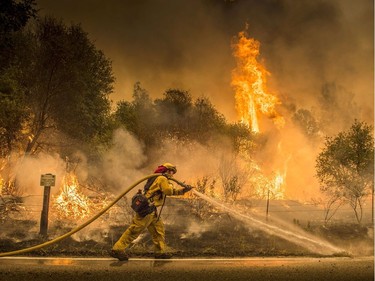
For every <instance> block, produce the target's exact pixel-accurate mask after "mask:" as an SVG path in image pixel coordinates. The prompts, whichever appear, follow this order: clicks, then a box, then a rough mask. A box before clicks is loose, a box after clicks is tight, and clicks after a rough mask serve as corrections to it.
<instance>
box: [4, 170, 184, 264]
mask: <svg viewBox="0 0 375 281" xmlns="http://www.w3.org/2000/svg"><path fill="white" fill-rule="evenodd" d="M161 175H162V174H151V175H148V176H146V177H144V178H142V179H140V180H138V181H136V182H135V183H133V184H132V185H130V186H129V187H128V188H127V189H126V190H125V191H123V192H122V193H121V194H120V195H118V196H117V197H116V199H115V200H114V201H112V202H111V203H110V204H108V205H107V206H106V207H105V208H104V209H103V210H101V211H100V212H99V213H97V214H96V215H95V216H93V217H92V218H90V219H89V220H88V221H86V222H85V223H83V224H81V225H79V226H77V227H76V228H74V229H72V230H71V231H69V232H67V233H65V234H64V235H61V236H58V237H56V238H55V239H52V240H50V241H47V242H44V243H42V244H39V245H36V246H33V247H29V248H25V249H20V250H16V251H11V252H5V253H0V257H6V256H13V255H18V254H24V253H28V252H31V251H34V250H38V249H41V248H44V247H46V246H49V245H52V244H55V243H57V242H59V241H61V240H63V239H65V238H67V237H69V236H71V235H73V234H74V233H76V232H78V231H80V230H81V229H83V228H85V227H86V226H88V225H89V224H90V223H92V222H93V221H95V220H96V219H98V218H99V217H100V216H101V215H103V214H104V213H105V212H107V211H108V210H109V209H110V208H111V207H112V206H113V205H115V204H116V203H117V202H118V201H119V200H120V199H121V198H122V197H124V196H125V195H126V194H127V193H128V192H129V191H130V190H132V189H133V188H134V187H136V186H137V185H138V184H140V183H141V182H143V181H145V180H147V179H149V178H152V177H155V176H161ZM170 180H172V181H174V182H176V183H177V184H179V185H181V186H185V184H184V183H182V182H180V181H178V180H176V179H174V178H170Z"/></svg>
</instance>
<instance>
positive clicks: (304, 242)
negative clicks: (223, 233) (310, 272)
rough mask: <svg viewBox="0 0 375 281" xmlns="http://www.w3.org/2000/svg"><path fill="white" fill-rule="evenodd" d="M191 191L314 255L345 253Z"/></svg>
mask: <svg viewBox="0 0 375 281" xmlns="http://www.w3.org/2000/svg"><path fill="white" fill-rule="evenodd" d="M192 191H193V193H194V194H195V195H196V196H198V197H200V198H201V199H203V200H205V201H207V202H209V203H210V204H212V205H214V206H216V207H218V208H220V209H222V210H225V211H226V212H228V213H230V214H232V215H233V216H234V217H236V218H237V219H239V220H241V221H245V222H247V223H251V225H252V226H254V227H255V228H258V229H260V230H263V231H265V232H267V233H269V234H272V235H275V236H279V237H281V238H283V239H285V240H288V241H290V242H292V243H294V244H297V245H299V246H302V247H304V248H306V249H308V250H311V251H313V252H315V253H320V254H324V255H332V254H335V253H343V252H345V251H344V250H343V249H340V248H337V247H335V246H333V245H332V244H330V243H329V242H327V241H323V240H322V239H319V238H317V237H312V236H311V235H308V233H302V231H299V232H300V233H297V231H296V230H295V229H294V230H293V231H289V230H286V229H283V228H281V227H278V226H276V225H272V224H270V223H269V222H267V223H265V222H263V221H261V220H259V219H256V218H254V217H251V216H248V215H245V214H243V213H241V212H239V211H237V210H234V209H233V207H228V206H226V205H225V204H224V203H220V202H218V201H216V200H215V199H213V198H211V197H209V196H207V195H204V194H202V193H200V192H198V191H196V190H195V189H193V190H192Z"/></svg>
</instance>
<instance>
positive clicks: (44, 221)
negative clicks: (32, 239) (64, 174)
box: [39, 174, 56, 236]
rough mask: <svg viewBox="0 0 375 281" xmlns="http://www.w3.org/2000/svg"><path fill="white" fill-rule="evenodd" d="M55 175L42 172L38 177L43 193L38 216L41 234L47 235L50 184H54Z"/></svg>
mask: <svg viewBox="0 0 375 281" xmlns="http://www.w3.org/2000/svg"><path fill="white" fill-rule="evenodd" d="M55 180H56V176H55V175H52V174H44V175H41V177H40V185H41V186H44V195H43V209H42V214H41V217H40V232H39V234H40V235H42V236H47V229H48V211H49V197H50V193H51V186H55Z"/></svg>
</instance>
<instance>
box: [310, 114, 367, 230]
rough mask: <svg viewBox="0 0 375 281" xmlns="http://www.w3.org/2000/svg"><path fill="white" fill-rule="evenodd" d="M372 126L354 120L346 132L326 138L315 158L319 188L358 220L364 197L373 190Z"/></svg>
mask: <svg viewBox="0 0 375 281" xmlns="http://www.w3.org/2000/svg"><path fill="white" fill-rule="evenodd" d="M372 132H373V128H372V127H371V126H369V125H366V124H365V123H364V122H362V123H361V122H358V121H357V120H355V122H354V124H353V125H352V126H351V128H350V129H349V130H348V131H345V132H340V133H339V134H338V135H337V136H336V137H333V138H331V137H327V138H326V142H325V147H324V148H323V150H322V152H321V153H320V154H319V155H318V157H317V159H316V171H317V174H316V175H317V178H318V180H319V182H320V184H321V190H322V191H323V192H324V193H325V194H327V195H328V196H329V198H331V199H332V198H334V199H335V200H336V201H337V200H344V201H345V202H347V203H349V204H350V206H351V207H352V208H353V211H354V213H355V216H356V219H357V221H358V222H359V223H360V222H361V220H362V205H363V202H362V201H363V199H364V198H365V197H366V196H368V195H369V194H370V192H372V193H373V189H374V170H373V168H374V141H373V138H372Z"/></svg>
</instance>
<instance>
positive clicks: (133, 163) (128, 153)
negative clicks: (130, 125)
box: [97, 129, 151, 191]
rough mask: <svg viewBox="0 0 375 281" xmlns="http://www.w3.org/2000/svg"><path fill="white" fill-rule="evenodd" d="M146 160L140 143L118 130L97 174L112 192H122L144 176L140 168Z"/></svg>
mask: <svg viewBox="0 0 375 281" xmlns="http://www.w3.org/2000/svg"><path fill="white" fill-rule="evenodd" d="M146 160H147V157H146V156H145V154H144V146H143V145H142V143H141V142H139V141H138V140H137V139H136V138H135V137H134V136H133V135H131V134H130V133H129V132H127V131H125V130H123V129H118V130H117V131H115V133H114V136H113V145H112V147H111V149H110V150H109V151H108V152H106V154H105V155H104V158H103V166H102V167H101V168H100V171H97V172H98V173H99V174H102V175H103V176H104V177H105V179H106V181H107V182H108V184H109V185H110V186H112V187H113V190H115V189H117V190H119V191H122V190H123V189H124V188H126V187H127V186H129V185H130V184H131V183H133V182H134V181H135V180H138V179H139V178H141V177H144V176H145V174H144V173H143V172H142V170H141V169H140V168H141V167H142V166H143V165H144V164H145V162H146ZM148 174H151V171H150V172H149V173H148Z"/></svg>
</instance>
